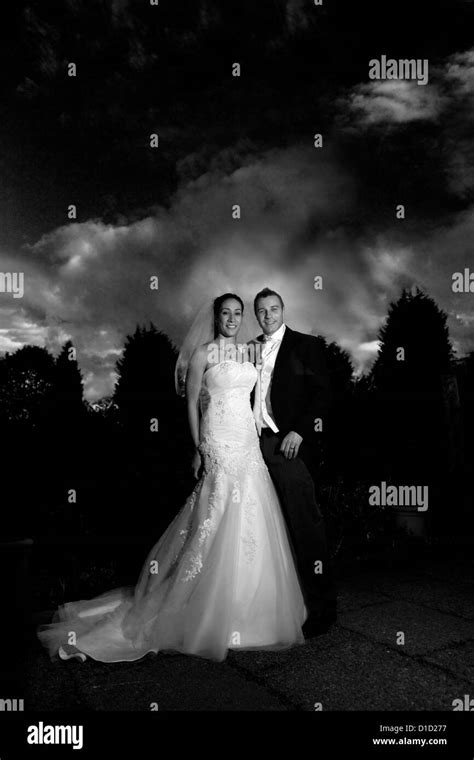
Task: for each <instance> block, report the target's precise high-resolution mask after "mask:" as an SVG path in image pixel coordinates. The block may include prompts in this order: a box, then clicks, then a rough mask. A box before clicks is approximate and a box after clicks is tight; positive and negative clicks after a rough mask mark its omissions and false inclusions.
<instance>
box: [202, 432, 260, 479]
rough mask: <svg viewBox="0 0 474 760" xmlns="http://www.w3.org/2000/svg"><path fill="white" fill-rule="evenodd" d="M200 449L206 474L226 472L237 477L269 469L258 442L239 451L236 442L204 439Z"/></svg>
mask: <svg viewBox="0 0 474 760" xmlns="http://www.w3.org/2000/svg"><path fill="white" fill-rule="evenodd" d="M199 451H200V452H201V455H202V458H203V463H204V471H205V473H206V474H213V473H216V474H217V473H218V472H224V473H225V474H226V475H230V476H231V477H233V478H236V477H238V476H239V474H241V473H246V472H253V471H255V470H262V471H266V470H267V468H266V465H265V462H264V460H263V456H262V452H261V451H260V445H259V444H258V442H257V443H255V444H254V445H253V446H251V447H250V448H248V449H242V450H241V451H239V450H238V449H237V448H236V446H235V445H234V444H230V443H216V442H215V441H209V440H203V441H202V443H201V444H200V446H199Z"/></svg>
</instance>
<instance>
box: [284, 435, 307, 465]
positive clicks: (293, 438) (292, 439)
mask: <svg viewBox="0 0 474 760" xmlns="http://www.w3.org/2000/svg"><path fill="white" fill-rule="evenodd" d="M302 440H303V438H302V436H301V435H300V434H299V433H295V431H294V430H290V432H289V433H287V435H285V437H284V438H283V440H282V442H281V446H280V451H281V452H282V454H283V456H284V457H286V459H295V457H297V456H298V451H299V448H300V445H301V441H302Z"/></svg>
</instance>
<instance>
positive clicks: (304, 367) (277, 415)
mask: <svg viewBox="0 0 474 760" xmlns="http://www.w3.org/2000/svg"><path fill="white" fill-rule="evenodd" d="M256 342H257V343H263V335H259V336H258V338H257V339H256ZM253 400H254V394H252V404H253ZM270 403H271V405H272V411H273V417H274V419H275V422H276V424H277V426H278V431H279V432H278V434H277V435H278V437H279V438H280V440H282V439H283V438H284V437H285V435H286V434H287V433H289V432H290V430H294V431H295V432H296V433H299V435H301V436H302V438H303V444H304V448H306V447H307V446H310V447H311V446H312V445H314V444H315V443H316V440H317V435H318V434H317V433H315V431H314V425H315V419H316V418H317V417H321V418H322V421H323V431H324V429H325V426H326V419H327V417H328V414H329V409H330V404H331V390H330V382H329V373H328V369H327V365H326V359H325V354H324V342H323V340H322V339H321V338H316V337H315V336H314V335H306V334H305V333H300V332H297V331H296V330H291V329H290V328H289V327H288V325H287V326H286V329H285V334H284V335H283V340H282V342H281V346H280V348H279V351H278V355H277V358H276V361H275V368H274V371H273V378H272V385H271V390H270ZM303 444H302V447H303Z"/></svg>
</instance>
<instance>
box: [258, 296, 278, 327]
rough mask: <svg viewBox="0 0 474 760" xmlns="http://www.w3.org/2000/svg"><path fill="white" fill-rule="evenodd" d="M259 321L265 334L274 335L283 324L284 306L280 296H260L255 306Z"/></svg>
mask: <svg viewBox="0 0 474 760" xmlns="http://www.w3.org/2000/svg"><path fill="white" fill-rule="evenodd" d="M255 316H256V317H257V322H258V324H259V325H260V327H261V328H262V330H263V332H264V334H265V335H272V334H273V333H274V332H276V331H277V330H279V329H280V327H281V326H282V324H283V306H282V304H281V302H280V299H279V297H278V296H274V295H271V296H265V297H263V298H259V299H258V302H257V304H256V308H255Z"/></svg>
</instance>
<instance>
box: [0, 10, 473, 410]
mask: <svg viewBox="0 0 474 760" xmlns="http://www.w3.org/2000/svg"><path fill="white" fill-rule="evenodd" d="M13 5H14V6H15V7H14V8H12V9H10V11H9V12H10V14H11V15H10V17H9V18H8V19H6V18H4V23H3V24H1V25H0V28H1V30H2V31H1V37H2V39H1V45H0V63H1V70H2V80H1V87H2V98H1V103H0V117H1V118H0V141H1V151H0V272H23V273H24V277H25V292H24V296H23V298H21V299H14V298H13V296H12V294H10V293H0V353H4V352H6V351H15V350H16V349H17V348H20V347H21V346H23V345H26V344H34V345H40V346H46V347H47V348H48V349H49V350H51V351H52V353H54V354H56V353H57V352H58V350H59V348H60V346H61V344H62V343H63V342H64V341H65V340H67V339H68V338H69V337H70V338H71V339H72V340H73V342H74V344H75V345H76V348H77V350H78V359H79V364H80V367H81V369H82V372H83V376H84V381H85V392H86V397H87V398H89V399H90V400H95V399H97V398H99V397H101V396H103V395H106V394H109V393H110V392H111V391H112V389H113V384H114V366H115V362H116V361H117V358H118V356H119V355H120V351H121V349H122V347H123V343H124V339H125V336H126V335H127V334H130V333H132V332H133V331H134V329H135V326H136V325H137V324H138V323H139V324H145V323H148V322H149V321H153V322H154V323H155V324H156V325H157V327H159V328H161V329H163V330H164V331H165V332H166V333H167V334H168V335H169V336H170V337H171V339H172V340H173V341H174V342H175V343H176V344H177V345H179V342H180V340H181V338H182V336H183V334H184V332H185V330H186V328H187V327H188V326H189V323H190V320H191V318H192V315H193V313H194V312H195V311H196V309H197V308H198V307H199V306H200V305H201V304H202V303H203V301H204V300H205V299H206V298H210V297H212V296H214V295H217V294H218V293H220V292H223V291H225V290H228V289H231V290H234V291H236V292H237V293H239V294H241V295H242V296H243V298H244V299H245V300H246V301H247V302H250V301H251V299H252V297H253V295H254V294H255V292H256V291H257V290H258V289H260V288H262V287H264V286H265V285H269V286H270V287H273V288H275V289H276V290H278V291H280V292H281V293H282V295H283V297H284V299H285V301H286V303H287V315H286V318H287V322H288V323H289V324H290V325H291V326H293V327H295V328H296V329H300V330H303V331H307V332H314V333H316V334H322V335H324V336H326V338H327V339H328V340H336V341H338V342H339V344H340V345H341V346H342V347H344V348H345V349H347V350H348V351H349V353H350V354H351V356H352V358H353V362H354V366H355V368H356V369H358V370H361V369H364V368H366V367H368V366H370V363H371V362H372V361H373V359H374V357H375V352H376V349H377V344H376V339H377V333H378V330H379V328H380V326H381V324H382V320H383V319H384V317H385V315H386V313H387V308H388V305H389V303H390V301H392V300H394V299H396V298H397V297H398V296H399V295H400V292H401V289H402V288H403V287H405V286H408V287H411V286H412V285H413V284H417V285H419V286H420V287H422V288H424V289H425V290H426V291H427V292H428V293H429V294H430V295H431V296H432V297H433V298H435V300H436V301H437V303H438V304H439V305H440V306H441V307H442V308H443V309H444V310H445V311H446V312H447V313H448V315H449V328H450V335H451V339H452V341H453V344H454V347H455V349H456V350H457V352H458V355H463V354H464V353H466V352H468V351H471V350H474V308H473V298H474V294H469V293H464V294H455V293H453V292H452V288H451V284H452V279H451V278H452V274H453V272H456V271H462V270H464V268H465V267H470V268H471V270H472V271H474V256H473V241H474V194H473V190H474V141H473V137H472V136H473V134H474V36H473V34H472V30H473V29H474V3H473V2H471V1H469V2H467V1H466V2H456V1H454V0H450V1H449V2H443V3H436V2H431V3H430V4H429V5H428V4H426V5H425V4H422V3H416V2H415V0H411V2H410V3H403V2H397V3H381V2H380V1H379V2H378V3H373V4H370V3H362V2H361V3H359V2H356V0H353V2H352V3H350V4H345V3H344V4H343V3H341V2H331V0H324V1H323V5H322V6H315V5H314V2H313V1H312V0H271V1H270V0H259V2H258V3H256V2H255V0H239V1H238V2H237V0H225V2H224V1H223V0H221V2H218V1H217V0H201V1H200V0H186V1H183V0H159V5H158V6H151V5H150V2H149V0H90V1H89V2H86V1H85V0H57V1H55V2H50V0H41V2H40V1H39V0H38V1H37V2H29V3H27V2H21V1H19V2H16V3H14V4H13ZM382 55H386V56H387V57H389V58H396V59H399V58H416V59H427V60H428V63H429V82H428V84H427V85H426V86H423V85H418V84H417V82H416V81H405V80H385V81H382V80H380V81H376V80H371V79H370V78H369V76H368V72H369V61H370V60H371V59H373V58H380V57H381V56H382ZM71 62H73V63H75V64H76V66H77V76H76V77H75V78H72V77H68V75H67V67H68V64H69V63H71ZM234 62H239V63H240V64H241V76H240V78H236V77H232V75H231V72H232V64H233V63H234ZM151 133H157V134H158V135H159V146H158V148H152V147H150V141H149V136H150V134H151ZM315 133H321V134H322V135H323V147H322V148H315V147H314V145H313V135H314V134H315ZM70 204H76V206H77V219H76V220H75V221H74V220H72V221H71V220H70V219H68V217H67V210H68V206H69V205H70ZM233 204H240V206H241V219H240V220H235V219H232V214H231V208H232V206H233ZM398 204H404V205H405V209H406V218H405V219H404V220H399V219H397V218H396V215H395V212H396V206H397V205H398ZM153 275H157V276H158V277H159V289H158V291H151V290H150V288H149V280H150V277H152V276H153ZM317 275H322V277H323V283H324V287H323V290H322V291H316V290H315V289H314V286H313V283H314V278H315V276H317ZM248 316H249V318H250V319H253V318H252V316H251V312H250V311H249V312H248Z"/></svg>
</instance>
